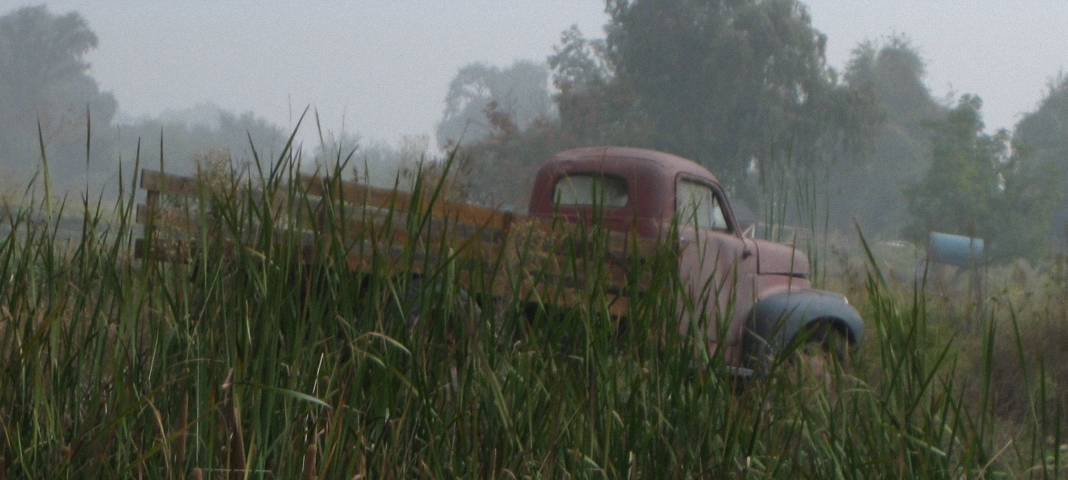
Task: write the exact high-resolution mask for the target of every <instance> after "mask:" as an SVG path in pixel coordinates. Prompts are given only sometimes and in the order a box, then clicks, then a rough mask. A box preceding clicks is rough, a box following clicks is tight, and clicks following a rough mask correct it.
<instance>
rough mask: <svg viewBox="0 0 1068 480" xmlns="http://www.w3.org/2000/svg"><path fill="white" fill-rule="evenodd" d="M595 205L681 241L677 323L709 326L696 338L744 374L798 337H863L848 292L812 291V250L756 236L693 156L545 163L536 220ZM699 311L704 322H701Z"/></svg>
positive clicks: (638, 228)
mask: <svg viewBox="0 0 1068 480" xmlns="http://www.w3.org/2000/svg"><path fill="white" fill-rule="evenodd" d="M595 211H596V212H597V216H598V217H599V221H600V223H601V225H602V226H604V227H606V228H608V229H610V230H613V231H617V232H631V231H633V232H637V234H638V235H639V236H641V237H644V238H649V239H656V240H658V241H660V242H665V241H666V242H671V243H675V242H677V245H678V263H679V265H678V271H679V274H680V276H681V280H682V282H683V285H684V288H685V289H686V290H687V291H688V293H689V295H688V297H689V298H688V300H690V301H692V302H693V303H692V305H693V308H691V309H681V310H680V311H682V312H683V316H684V317H688V318H680V319H679V322H680V325H679V326H680V329H681V330H683V331H687V330H689V329H690V326H691V325H704V326H703V331H701V332H697V334H698V335H702V336H703V338H706V339H707V341H708V344H709V347H710V348H711V349H716V348H724V347H725V348H726V350H725V351H724V356H725V358H726V360H727V363H728V364H729V365H733V366H735V367H737V369H738V370H737V371H739V372H741V373H743V374H751V373H752V367H754V366H755V363H756V362H755V360H756V359H763V358H766V357H768V356H769V355H774V354H775V353H777V352H781V351H783V350H786V349H788V348H792V347H795V346H796V345H795V344H796V343H797V342H801V341H806V342H818V343H820V344H821V346H824V347H826V348H834V349H837V350H838V351H837V352H836V353H839V354H841V353H843V352H844V351H845V350H846V349H855V348H859V346H860V344H861V342H862V340H863V338H864V323H863V321H862V320H861V317H860V315H859V314H858V312H857V311H856V310H855V309H854V308H853V307H851V306H850V305H849V302H848V300H847V299H846V297H845V296H843V295H840V294H837V293H833V292H827V291H822V290H815V289H813V288H812V285H811V282H810V280H809V278H808V277H809V274H810V269H809V261H808V258H807V257H806V256H805V254H804V253H802V252H800V251H798V250H797V248H794V247H793V246H788V245H782V244H778V243H773V242H769V241H765V240H758V239H754V238H751V235H749V234H747V233H746V230H745V229H743V227H742V225H741V224H739V222H738V221H737V220H736V219H735V216H734V213H733V212H732V210H731V207H730V204H729V203H728V202H727V196H726V195H725V193H724V191H723V188H722V187H721V185H720V183H719V182H718V181H717V180H716V177H715V176H714V175H712V173H710V172H709V171H708V170H707V169H705V168H704V167H702V166H700V165H698V164H697V163H694V162H693V161H690V160H687V159H685V158H681V157H678V156H675V155H671V154H667V153H663V152H657V151H651V150H644V149H637V148H622V147H595V148H582V149H576V150H568V151H565V152H561V153H558V154H556V155H555V156H553V157H552V158H551V159H549V161H548V162H546V163H545V165H544V166H542V168H541V170H540V171H539V172H538V175H537V179H536V181H535V184H534V189H533V192H532V195H531V199H530V209H529V212H528V213H529V215H530V216H532V217H537V218H544V219H550V218H553V217H554V216H563V217H564V218H566V219H567V220H568V221H569V222H572V223H574V222H581V221H584V220H589V219H590V218H591V216H593V215H594V213H595ZM666 235H672V236H673V237H674V236H675V235H677V237H678V238H665V236H666ZM702 314H703V315H705V317H706V318H707V321H704V322H695V318H693V317H696V316H699V315H702ZM724 322H726V324H724Z"/></svg>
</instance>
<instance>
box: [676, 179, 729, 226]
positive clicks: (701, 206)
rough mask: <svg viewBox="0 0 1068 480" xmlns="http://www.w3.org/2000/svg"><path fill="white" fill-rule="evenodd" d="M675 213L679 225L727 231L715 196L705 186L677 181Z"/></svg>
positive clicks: (688, 181)
mask: <svg viewBox="0 0 1068 480" xmlns="http://www.w3.org/2000/svg"><path fill="white" fill-rule="evenodd" d="M676 193H677V195H678V198H677V201H678V205H677V206H676V211H677V213H678V215H679V223H681V224H683V225H690V226H693V227H697V228H711V229H714V230H727V219H726V218H725V217H724V216H723V208H721V207H720V204H719V201H717V197H716V194H715V193H714V192H713V191H712V189H711V188H709V187H708V186H707V185H704V184H701V183H697V182H693V181H690V180H679V183H678V188H677V192H676Z"/></svg>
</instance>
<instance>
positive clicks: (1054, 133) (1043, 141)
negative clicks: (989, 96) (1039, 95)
mask: <svg viewBox="0 0 1068 480" xmlns="http://www.w3.org/2000/svg"><path fill="white" fill-rule="evenodd" d="M1013 138H1014V139H1016V141H1018V142H1019V143H1020V144H1021V145H1023V146H1024V147H1025V148H1027V149H1029V150H1031V151H1032V153H1033V163H1034V164H1035V165H1036V167H1035V168H1036V169H1042V170H1045V171H1046V172H1048V175H1045V176H1042V178H1044V179H1046V180H1047V181H1053V182H1055V185H1056V186H1057V188H1058V191H1063V186H1064V185H1066V184H1068V76H1065V75H1063V74H1062V75H1060V76H1058V77H1057V78H1056V79H1054V80H1052V81H1051V82H1050V84H1049V90H1048V91H1047V93H1046V96H1045V98H1043V99H1042V102H1041V103H1040V104H1039V107H1038V109H1037V110H1035V111H1034V112H1031V113H1028V114H1027V115H1026V116H1024V117H1023V119H1021V120H1020V122H1019V123H1017V124H1016V129H1015V132H1014V134H1013ZM1053 211H1054V214H1053V219H1054V220H1053V222H1052V223H1051V225H1050V232H1049V233H1050V240H1051V241H1052V242H1053V247H1054V248H1055V249H1056V250H1057V251H1059V252H1061V253H1068V199H1066V200H1065V201H1063V202H1062V203H1060V204H1059V206H1057V207H1056V208H1055V209H1053Z"/></svg>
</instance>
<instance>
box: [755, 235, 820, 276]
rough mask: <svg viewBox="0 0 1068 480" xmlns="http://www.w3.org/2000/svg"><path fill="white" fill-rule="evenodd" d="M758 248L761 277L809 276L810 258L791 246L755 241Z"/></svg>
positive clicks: (758, 268) (758, 267)
mask: <svg viewBox="0 0 1068 480" xmlns="http://www.w3.org/2000/svg"><path fill="white" fill-rule="evenodd" d="M753 242H754V243H756V247H757V273H759V274H761V275H789V276H792V277H807V276H808V275H809V264H808V256H807V255H805V254H804V253H803V252H800V251H798V250H797V249H796V248H794V247H792V246H790V245H783V244H781V243H774V242H769V241H767V240H753Z"/></svg>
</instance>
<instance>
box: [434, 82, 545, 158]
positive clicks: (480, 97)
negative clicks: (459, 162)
mask: <svg viewBox="0 0 1068 480" xmlns="http://www.w3.org/2000/svg"><path fill="white" fill-rule="evenodd" d="M490 102H495V103H496V105H497V107H496V108H497V109H498V110H499V111H501V112H503V113H505V114H507V115H509V116H510V117H511V118H512V121H513V122H514V123H515V125H516V126H517V127H518V128H526V127H527V126H528V125H530V124H532V123H534V121H536V120H537V119H539V118H540V119H547V118H549V117H552V116H553V112H552V101H551V99H550V98H549V72H548V70H546V68H545V67H544V66H543V65H539V64H537V63H534V62H530V61H516V62H515V63H514V64H512V66H510V67H508V68H504V69H501V68H499V67H495V66H490V65H485V64H482V63H472V64H470V65H467V66H465V67H463V68H461V69H460V71H459V72H458V73H457V74H456V78H454V79H453V80H452V82H451V83H450V84H449V93H448V94H447V96H446V97H445V112H444V113H443V115H442V119H441V122H439V123H438V129H437V137H438V144H439V145H440V146H442V147H445V146H447V145H452V144H456V143H457V142H460V141H463V142H464V143H470V142H476V141H478V140H481V139H483V138H485V137H486V136H488V135H489V134H490V133H491V132H492V130H493V127H492V126H491V125H489V124H488V123H487V122H486V118H485V114H484V112H485V109H486V106H487V105H489V104H490Z"/></svg>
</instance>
